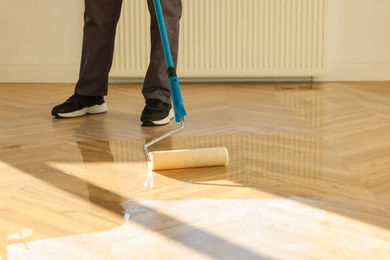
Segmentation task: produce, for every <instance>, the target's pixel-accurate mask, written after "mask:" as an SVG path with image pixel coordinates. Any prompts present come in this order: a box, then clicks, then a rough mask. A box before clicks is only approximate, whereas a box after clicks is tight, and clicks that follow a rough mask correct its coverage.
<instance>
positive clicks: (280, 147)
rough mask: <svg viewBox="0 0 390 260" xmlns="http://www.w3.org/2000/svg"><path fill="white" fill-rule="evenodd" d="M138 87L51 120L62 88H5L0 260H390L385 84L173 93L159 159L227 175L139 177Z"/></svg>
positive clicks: (389, 99) (188, 87)
mask: <svg viewBox="0 0 390 260" xmlns="http://www.w3.org/2000/svg"><path fill="white" fill-rule="evenodd" d="M140 89H141V86H140V85H137V84H134V85H129V84H127V85H112V86H110V89H109V96H108V97H107V98H106V101H107V105H108V108H109V111H108V112H107V113H105V114H101V115H93V116H85V117H80V118H73V119H56V118H52V117H51V116H50V110H51V108H52V106H54V105H56V104H57V103H59V102H61V101H63V100H65V99H66V98H67V97H68V96H69V95H70V94H71V92H72V91H73V86H72V85H69V84H0V121H1V124H0V256H1V257H0V258H1V259H56V260H57V259H389V257H390V82H345V83H337V82H335V83H315V84H309V83H305V84H297V83H295V84H287V83H272V84H271V83H269V84H266V83H251V84H249V83H245V84H244V83H243V84H241V83H234V84H223V83H221V84H217V83H215V84H182V92H183V99H184V102H185V106H186V109H187V113H188V116H187V117H186V126H185V128H184V129H183V130H182V131H181V132H178V133H177V134H175V135H174V136H172V137H171V138H169V139H166V140H164V141H162V142H161V143H158V144H156V145H154V146H153V147H152V149H154V150H170V149H182V148H183V149H185V148H202V147H215V146H225V147H227V148H228V150H229V155H230V162H229V165H228V166H227V167H209V168H197V169H181V170H170V171H157V172H148V170H147V164H146V162H145V161H144V155H143V149H142V147H143V145H144V143H145V142H147V141H149V140H151V139H152V138H155V137H157V136H159V135H161V134H163V133H165V132H167V131H169V130H170V129H172V128H173V127H175V124H174V123H173V122H172V123H171V124H170V125H167V126H162V127H156V128H147V127H141V126H140V122H139V115H140V112H141V110H142V108H143V104H144V101H143V98H142V96H141V92H140Z"/></svg>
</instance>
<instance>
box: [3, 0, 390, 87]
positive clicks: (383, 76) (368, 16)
mask: <svg viewBox="0 0 390 260" xmlns="http://www.w3.org/2000/svg"><path fill="white" fill-rule="evenodd" d="M0 1H1V2H0V35H1V40H0V82H75V81H76V80H77V74H78V66H79V61H80V53H81V37H82V16H83V3H84V1H82V0H0ZM188 1H196V0H188ZM328 1H329V7H328V15H329V18H328V48H327V72H326V74H325V75H324V76H321V77H320V78H318V80H321V81H336V80H390V16H389V15H388V13H389V10H390V1H389V0H328Z"/></svg>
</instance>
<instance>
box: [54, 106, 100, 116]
mask: <svg viewBox="0 0 390 260" xmlns="http://www.w3.org/2000/svg"><path fill="white" fill-rule="evenodd" d="M104 112H107V105H106V103H103V104H101V105H94V106H92V107H85V108H83V109H80V110H77V111H74V112H70V113H58V114H57V116H59V117H78V116H84V115H86V114H101V113H104Z"/></svg>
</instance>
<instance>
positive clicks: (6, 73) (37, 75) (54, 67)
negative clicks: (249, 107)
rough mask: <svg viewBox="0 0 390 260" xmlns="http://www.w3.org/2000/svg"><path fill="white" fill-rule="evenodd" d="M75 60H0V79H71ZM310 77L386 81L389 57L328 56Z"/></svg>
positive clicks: (74, 76) (115, 80) (389, 74)
mask: <svg viewBox="0 0 390 260" xmlns="http://www.w3.org/2000/svg"><path fill="white" fill-rule="evenodd" d="M78 73H79V65H78V64H77V65H76V64H43V65H40V64H38V65H37V64H35V65H31V64H28V65H23V64H19V65H14V64H11V65H9V64H7V65H2V64H0V83H75V82H76V81H77V78H78ZM142 80H143V79H142V78H139V77H138V78H111V79H110V82H112V83H127V82H142ZM310 80H311V79H310V78H302V77H300V78H224V77H221V78H212V79H207V78H185V77H181V81H182V82H262V81H278V82H280V81H310ZM313 80H314V81H320V82H321V81H390V60H377V61H372V60H370V61H368V60H330V61H329V62H328V64H327V68H326V73H325V74H324V75H323V76H319V77H314V78H313Z"/></svg>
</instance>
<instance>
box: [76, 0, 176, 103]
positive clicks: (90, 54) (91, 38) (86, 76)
mask: <svg viewBox="0 0 390 260" xmlns="http://www.w3.org/2000/svg"><path fill="white" fill-rule="evenodd" d="M84 1H85V11H84V31H83V46H82V55H81V64H80V75H79V79H78V81H77V84H76V87H75V93H77V94H80V95H85V96H105V95H107V92H108V74H109V72H110V69H111V65H112V59H113V53H114V42H115V31H116V26H117V23H118V20H119V17H120V12H121V7H122V0H84ZM147 4H148V8H149V12H150V17H151V26H150V37H151V52H150V63H149V67H148V69H147V71H146V75H145V79H144V84H143V88H142V94H143V96H144V98H145V99H150V98H158V99H161V100H163V101H164V102H167V103H171V96H170V90H169V85H168V78H167V72H166V69H167V66H166V62H165V58H164V52H163V49H162V44H161V39H160V34H159V30H158V25H157V20H156V15H155V11H154V5H153V0H147ZM161 6H162V9H163V12H164V19H165V25H166V28H167V34H168V38H169V43H170V45H171V52H172V58H173V61H174V63H175V65H176V63H177V53H178V43H179V26H180V23H179V22H180V18H181V14H182V2H181V0H161ZM126 58H128V59H131V58H132V57H126Z"/></svg>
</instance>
